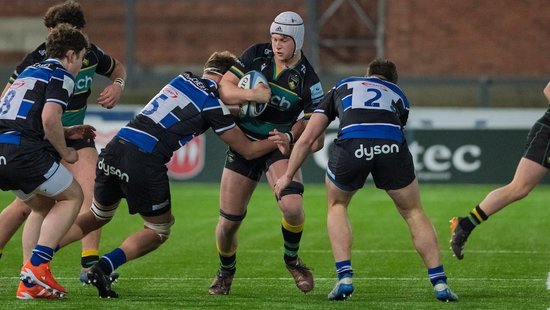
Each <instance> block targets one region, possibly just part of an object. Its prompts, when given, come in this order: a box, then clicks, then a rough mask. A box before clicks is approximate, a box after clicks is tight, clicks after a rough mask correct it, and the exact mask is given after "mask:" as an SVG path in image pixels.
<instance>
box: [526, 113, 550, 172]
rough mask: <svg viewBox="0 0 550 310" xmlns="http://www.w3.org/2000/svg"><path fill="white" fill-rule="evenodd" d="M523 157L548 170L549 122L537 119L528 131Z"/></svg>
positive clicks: (544, 118) (549, 163) (549, 157)
mask: <svg viewBox="0 0 550 310" xmlns="http://www.w3.org/2000/svg"><path fill="white" fill-rule="evenodd" d="M523 157H525V158H527V159H530V160H532V161H534V162H536V163H538V164H540V165H542V166H543V167H545V168H546V169H550V121H549V120H548V119H546V117H542V118H541V119H539V120H538V121H537V122H536V123H535V124H534V125H533V127H532V128H531V130H530V131H529V134H528V135H527V141H526V143H525V153H524V154H523Z"/></svg>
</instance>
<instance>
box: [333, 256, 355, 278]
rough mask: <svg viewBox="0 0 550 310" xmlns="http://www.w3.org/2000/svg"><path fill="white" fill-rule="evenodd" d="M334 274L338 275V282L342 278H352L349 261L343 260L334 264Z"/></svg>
mask: <svg viewBox="0 0 550 310" xmlns="http://www.w3.org/2000/svg"><path fill="white" fill-rule="evenodd" d="M336 274H338V280H342V278H351V277H353V269H352V268H351V260H343V261H340V262H336Z"/></svg>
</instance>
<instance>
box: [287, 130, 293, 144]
mask: <svg viewBox="0 0 550 310" xmlns="http://www.w3.org/2000/svg"><path fill="white" fill-rule="evenodd" d="M285 135H286V136H287V138H288V144H292V143H294V134H292V131H288V132H285Z"/></svg>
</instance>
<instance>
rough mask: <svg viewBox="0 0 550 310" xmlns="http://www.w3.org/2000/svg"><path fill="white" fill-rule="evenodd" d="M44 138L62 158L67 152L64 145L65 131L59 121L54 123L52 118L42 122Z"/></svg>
mask: <svg viewBox="0 0 550 310" xmlns="http://www.w3.org/2000/svg"><path fill="white" fill-rule="evenodd" d="M42 125H43V126H44V138H45V139H46V140H48V142H50V144H51V145H52V146H53V147H54V148H55V150H56V151H57V153H59V155H60V156H61V157H62V158H63V157H65V155H66V152H67V144H66V143H65V131H64V129H63V125H62V124H61V120H58V121H56V120H55V119H53V118H47V119H45V120H43V122H42Z"/></svg>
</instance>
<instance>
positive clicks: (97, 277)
mask: <svg viewBox="0 0 550 310" xmlns="http://www.w3.org/2000/svg"><path fill="white" fill-rule="evenodd" d="M88 280H89V281H90V284H92V285H93V286H95V287H96V288H97V292H98V293H99V297H101V298H117V297H118V294H117V293H116V292H115V291H113V290H112V289H111V280H110V277H109V276H108V275H106V274H105V273H104V272H103V270H101V269H100V268H99V267H97V265H93V266H92V268H90V270H88Z"/></svg>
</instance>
